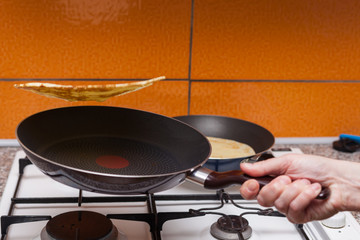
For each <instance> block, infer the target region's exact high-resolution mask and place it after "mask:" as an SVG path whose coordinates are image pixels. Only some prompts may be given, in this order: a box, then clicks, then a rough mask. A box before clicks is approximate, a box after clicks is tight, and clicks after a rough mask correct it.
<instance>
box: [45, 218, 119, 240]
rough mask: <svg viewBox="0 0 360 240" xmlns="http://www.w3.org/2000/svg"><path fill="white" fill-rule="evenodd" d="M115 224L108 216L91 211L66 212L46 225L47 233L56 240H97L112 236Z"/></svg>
mask: <svg viewBox="0 0 360 240" xmlns="http://www.w3.org/2000/svg"><path fill="white" fill-rule="evenodd" d="M112 228H113V224H112V222H111V220H110V219H108V218H107V217H106V216H104V215H102V214H100V213H96V212H90V211H74V212H66V213H63V214H60V215H57V216H55V217H54V218H52V219H51V220H50V221H49V222H48V223H47V224H46V231H47V233H48V234H49V235H50V236H51V237H52V238H54V239H59V240H67V239H76V240H96V239H102V238H104V237H106V236H107V235H108V234H110V232H111V230H112Z"/></svg>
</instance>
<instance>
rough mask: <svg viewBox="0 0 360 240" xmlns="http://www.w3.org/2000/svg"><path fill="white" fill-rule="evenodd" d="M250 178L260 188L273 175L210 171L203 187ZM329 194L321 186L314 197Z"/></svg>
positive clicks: (219, 187) (322, 196)
mask: <svg viewBox="0 0 360 240" xmlns="http://www.w3.org/2000/svg"><path fill="white" fill-rule="evenodd" d="M250 179H255V180H256V181H258V183H259V184H260V188H262V187H264V186H265V185H267V184H268V183H270V182H271V181H272V180H274V177H271V176H265V177H251V176H249V175H246V174H244V173H243V172H242V171H228V172H212V173H210V174H209V175H208V177H207V178H206V180H205V182H204V187H205V188H208V189H221V188H226V187H228V186H230V185H233V184H243V183H244V182H245V181H247V180H250ZM329 196H330V190H329V189H328V188H322V190H321V192H320V193H319V195H318V196H317V197H316V199H327V198H328V197H329Z"/></svg>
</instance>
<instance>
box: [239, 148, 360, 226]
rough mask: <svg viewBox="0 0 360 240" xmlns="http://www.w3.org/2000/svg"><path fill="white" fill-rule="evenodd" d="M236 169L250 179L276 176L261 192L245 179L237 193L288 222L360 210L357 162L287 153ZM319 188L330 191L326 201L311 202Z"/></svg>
mask: <svg viewBox="0 0 360 240" xmlns="http://www.w3.org/2000/svg"><path fill="white" fill-rule="evenodd" d="M240 167H241V169H242V170H243V171H244V172H245V173H246V174H248V175H250V176H253V177H260V176H265V175H273V176H277V177H276V178H275V179H274V180H273V181H271V182H270V183H269V184H267V185H266V186H264V187H263V188H262V189H261V190H260V189H259V184H258V183H257V181H256V180H248V181H246V182H245V183H244V184H243V185H242V186H241V187H240V193H241V194H242V196H243V197H244V198H245V199H255V198H257V200H258V202H259V204H260V205H262V206H264V207H272V206H275V207H276V208H277V209H278V210H279V211H280V212H282V213H284V214H285V215H286V216H287V218H288V219H289V220H290V221H291V222H294V223H304V222H308V221H312V220H320V219H325V218H328V217H330V216H332V215H334V214H335V213H337V212H338V211H343V210H359V209H360V202H359V201H358V200H357V199H359V197H360V177H359V176H358V175H359V173H360V164H358V163H353V162H346V161H339V160H334V159H330V158H325V157H320V156H314V155H305V154H287V155H284V156H282V157H279V158H272V159H268V160H265V161H261V162H257V163H254V164H249V163H242V164H241V166H240ZM321 186H323V187H328V188H329V189H330V192H331V193H330V197H329V198H328V199H326V200H317V199H315V198H316V197H317V195H318V194H319V193H320V191H321ZM259 190H260V191H259Z"/></svg>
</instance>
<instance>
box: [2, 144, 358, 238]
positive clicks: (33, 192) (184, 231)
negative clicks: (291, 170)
mask: <svg viewBox="0 0 360 240" xmlns="http://www.w3.org/2000/svg"><path fill="white" fill-rule="evenodd" d="M295 151H298V150H296V149H295ZM276 154H279V153H276ZM22 157H25V154H24V153H23V152H18V153H17V155H16V158H15V161H14V163H13V166H12V168H11V171H10V174H9V178H8V181H7V184H6V187H5V190H4V193H3V196H2V199H1V205H0V213H1V216H4V215H8V211H9V208H10V204H11V198H12V197H13V193H14V191H15V187H16V183H17V180H18V176H19V170H18V169H19V167H18V164H19V161H17V159H19V158H22ZM238 189H239V188H238V187H237V186H235V187H231V188H228V189H225V190H226V192H228V193H230V194H238V193H239V192H238ZM187 194H214V191H210V190H205V189H204V188H202V187H201V186H198V185H195V184H193V183H190V182H184V183H183V184H181V185H180V186H178V187H175V188H173V189H171V190H168V191H165V192H161V193H158V194H155V196H157V195H187ZM78 196H79V190H77V189H74V188H71V187H68V186H65V185H63V184H61V183H58V182H56V181H54V180H52V179H51V178H49V177H47V176H46V175H44V174H43V173H41V172H40V171H39V170H38V169H37V168H36V167H35V166H34V165H29V166H27V167H26V168H25V171H24V174H23V178H22V180H21V184H20V185H19V188H18V194H17V196H16V197H17V198H40V197H47V198H49V197H51V198H52V197H73V198H77V197H78ZM104 196H109V195H104V194H97V193H91V192H85V191H84V192H83V197H104ZM236 203H237V204H240V205H241V206H245V207H257V208H259V207H260V206H259V205H258V204H257V203H256V201H247V200H236ZM216 206H219V201H214V200H202V201H195V200H191V201H190V200H188V201H174V200H172V201H156V209H157V212H159V213H160V212H188V211H189V209H199V208H211V207H216ZM260 208H262V207H260ZM147 209H148V208H147V204H146V202H113V203H82V205H81V206H80V207H79V206H78V204H77V203H47V204H28V203H27V204H15V206H14V209H13V212H12V214H11V215H50V216H52V217H54V216H57V215H59V214H61V213H64V212H69V211H79V210H84V211H92V212H98V213H101V214H103V215H106V214H124V213H130V214H134V213H147V212H148V210H147ZM262 209H263V208H262ZM216 211H217V212H221V213H225V214H232V215H240V214H241V213H243V212H244V211H245V210H242V209H239V208H237V207H235V206H233V205H232V204H230V203H228V204H225V206H224V207H222V208H221V209H219V210H216ZM343 214H344V216H345V221H346V224H345V226H344V227H342V228H338V229H331V228H327V227H325V226H324V225H323V224H322V223H320V222H312V223H309V224H305V225H304V231H305V232H306V235H307V238H308V239H311V240H317V239H330V240H338V239H339V240H340V239H341V240H344V239H345V240H350V239H360V227H359V224H358V223H357V222H356V220H355V219H354V218H353V216H352V215H351V214H350V213H348V212H345V213H343ZM219 217H220V216H219V215H213V214H207V215H205V216H199V217H193V218H184V219H178V220H168V221H166V222H165V223H164V225H163V229H162V231H161V239H163V240H176V239H188V240H191V239H194V240H195V239H196V240H199V239H206V240H208V239H215V238H214V237H213V236H212V235H211V234H210V226H211V225H212V224H213V223H214V222H216V221H217V219H218V218H219ZM245 218H246V219H247V220H248V222H249V225H250V226H251V228H252V235H251V237H250V240H263V239H266V240H271V239H277V240H282V239H283V240H289V239H291V240H297V239H299V240H301V239H304V237H303V236H302V235H301V234H300V233H299V231H298V229H297V226H295V225H294V224H292V223H290V222H289V221H287V219H286V218H284V217H270V216H258V215H245ZM112 222H113V224H114V226H116V228H117V229H118V231H119V233H120V234H119V238H118V239H121V240H124V239H127V240H133V239H134V240H138V239H141V240H142V239H152V235H151V233H150V226H149V225H148V224H147V223H145V222H139V221H128V220H115V219H112ZM46 223H47V221H38V222H31V223H19V224H12V225H11V226H10V227H9V228H8V231H7V234H6V237H5V238H3V239H11V240H25V239H26V240H29V239H40V237H39V236H40V232H41V231H42V229H43V228H44V227H45V225H46ZM236 239H237V238H236ZM305 239H306V238H305Z"/></svg>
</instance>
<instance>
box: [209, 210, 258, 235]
mask: <svg viewBox="0 0 360 240" xmlns="http://www.w3.org/2000/svg"><path fill="white" fill-rule="evenodd" d="M210 233H211V235H212V236H213V237H215V238H216V239H220V240H236V239H240V240H241V239H243V240H246V239H249V238H250V237H251V234H252V229H251V227H250V226H249V222H248V221H247V220H246V219H245V218H243V217H241V216H236V215H226V216H222V217H220V218H219V219H218V220H217V222H215V223H213V224H212V225H211V228H210Z"/></svg>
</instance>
